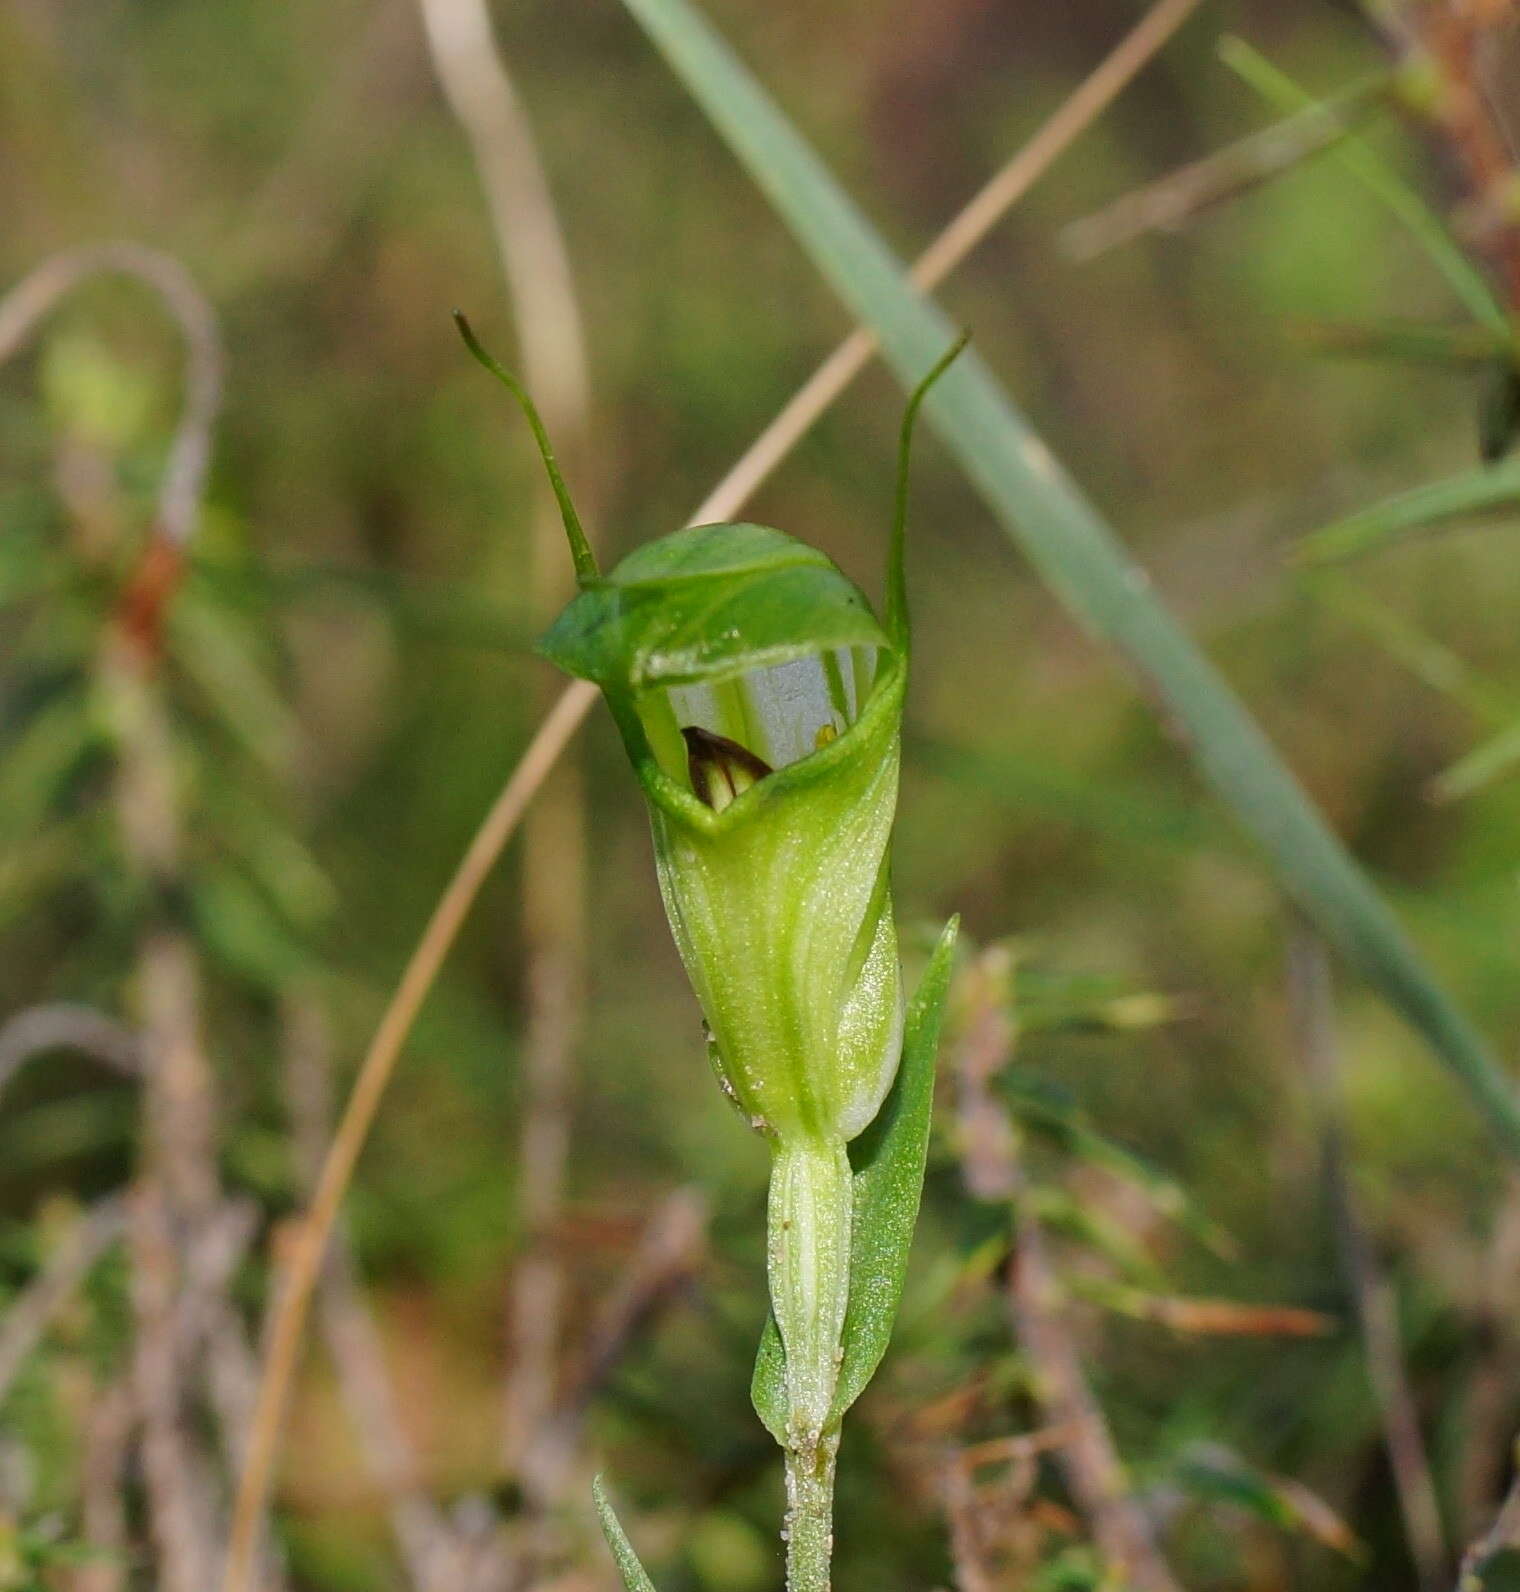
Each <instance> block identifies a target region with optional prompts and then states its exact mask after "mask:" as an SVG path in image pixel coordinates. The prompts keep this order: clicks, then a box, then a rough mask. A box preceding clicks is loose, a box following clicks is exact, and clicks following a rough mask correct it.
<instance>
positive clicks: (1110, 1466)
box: [953, 947, 1179, 1592]
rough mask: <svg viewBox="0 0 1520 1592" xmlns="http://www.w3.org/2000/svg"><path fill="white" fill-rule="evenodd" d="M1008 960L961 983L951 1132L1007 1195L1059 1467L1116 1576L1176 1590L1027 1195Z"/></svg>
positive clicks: (1029, 1333)
mask: <svg viewBox="0 0 1520 1592" xmlns="http://www.w3.org/2000/svg"><path fill="white" fill-rule="evenodd" d="M1011 976H1012V961H1011V958H1010V956H1009V954H1008V952H1007V951H1006V949H1004V948H1002V947H993V948H992V949H990V950H988V951H986V952H984V953H983V954H982V955H981V957H980V958H979V959H978V960H977V962H976V963H974V964H973V966H972V967H971V968H970V969H969V970H968V972H967V974H966V975H965V977H964V979H963V981H962V986H961V989H962V994H963V997H964V1000H965V1016H964V1026H963V1031H962V1036H961V1039H960V1041H959V1043H958V1044H957V1046H956V1047H955V1050H954V1053H953V1066H954V1074H955V1082H956V1095H955V1107H956V1135H957V1149H958V1152H959V1154H960V1156H961V1163H962V1168H963V1173H964V1176H965V1180H966V1187H967V1190H968V1191H969V1192H970V1193H971V1195H972V1196H973V1197H974V1198H976V1199H981V1200H988V1201H998V1202H1001V1201H1004V1200H1010V1201H1012V1203H1013V1209H1014V1238H1013V1254H1012V1259H1011V1263H1010V1266H1009V1272H1008V1284H1007V1295H1006V1298H1007V1306H1008V1312H1009V1316H1010V1318H1011V1320H1012V1323H1013V1327H1014V1331H1015V1332H1016V1333H1017V1335H1018V1339H1019V1343H1020V1344H1021V1346H1022V1347H1023V1350H1024V1355H1025V1358H1026V1359H1027V1360H1028V1362H1029V1367H1030V1372H1031V1377H1032V1381H1033V1384H1034V1393H1035V1397H1036V1399H1037V1400H1038V1401H1039V1404H1040V1407H1041V1411H1042V1414H1043V1417H1044V1419H1045V1421H1046V1422H1047V1423H1048V1424H1049V1425H1050V1426H1051V1427H1053V1428H1055V1429H1056V1430H1058V1431H1060V1432H1061V1434H1062V1442H1061V1446H1060V1459H1061V1466H1062V1469H1063V1470H1064V1472H1065V1475H1066V1480H1067V1484H1068V1485H1069V1486H1070V1488H1071V1492H1072V1496H1073V1498H1074V1499H1075V1500H1076V1502H1077V1504H1078V1506H1079V1507H1080V1508H1081V1510H1082V1512H1083V1514H1084V1515H1085V1516H1086V1517H1087V1520H1088V1523H1089V1525H1090V1526H1091V1529H1092V1533H1093V1538H1094V1541H1095V1542H1096V1543H1097V1546H1098V1549H1099V1551H1100V1552H1101V1553H1102V1555H1103V1557H1104V1558H1105V1559H1106V1560H1107V1561H1108V1563H1109V1566H1110V1568H1111V1571H1112V1573H1113V1574H1114V1575H1115V1576H1116V1577H1117V1578H1118V1580H1119V1581H1120V1582H1121V1583H1122V1584H1124V1585H1126V1586H1130V1587H1133V1588H1134V1589H1135V1592H1179V1589H1178V1586H1177V1582H1176V1581H1175V1580H1174V1579H1173V1576H1172V1573H1171V1570H1170V1569H1169V1568H1168V1567H1167V1563H1166V1560H1165V1559H1164V1558H1163V1557H1162V1554H1161V1550H1160V1548H1159V1547H1158V1546H1157V1544H1156V1540H1155V1535H1154V1533H1153V1531H1152V1530H1151V1524H1150V1521H1149V1520H1148V1519H1147V1518H1146V1515H1145V1512H1144V1511H1143V1510H1142V1509H1141V1508H1140V1506H1139V1505H1138V1504H1137V1503H1136V1501H1135V1499H1134V1496H1133V1494H1132V1493H1131V1491H1130V1488H1129V1483H1128V1479H1127V1477H1126V1475H1125V1472H1124V1465H1123V1462H1122V1461H1121V1460H1120V1458H1119V1453H1118V1449H1117V1447H1116V1446H1115V1444H1114V1440H1113V1434H1112V1433H1111V1432H1110V1430H1109V1426H1108V1422H1107V1420H1106V1419H1105V1417H1104V1414H1103V1410H1102V1407H1101V1406H1100V1405H1099V1403H1098V1401H1097V1399H1096V1398H1095V1397H1094V1395H1093V1392H1092V1389H1091V1387H1090V1386H1089V1385H1088V1381H1087V1377H1086V1374H1085V1372H1084V1371H1083V1369H1082V1361H1081V1357H1080V1355H1079V1354H1078V1352H1077V1347H1076V1342H1075V1339H1074V1337H1073V1335H1072V1331H1071V1327H1070V1323H1069V1322H1068V1321H1067V1320H1066V1318H1065V1313H1064V1311H1063V1309H1062V1290H1061V1286H1060V1283H1059V1281H1058V1279H1057V1276H1056V1271H1055V1267H1054V1266H1053V1264H1052V1263H1051V1259H1050V1255H1049V1252H1048V1249H1047V1247H1046V1243H1045V1235H1044V1232H1043V1229H1042V1227H1041V1225H1040V1222H1039V1219H1038V1218H1037V1217H1036V1215H1035V1213H1034V1206H1033V1202H1032V1201H1031V1200H1029V1199H1027V1198H1021V1197H1020V1196H1021V1195H1023V1194H1025V1193H1026V1192H1027V1188H1026V1181H1025V1175H1024V1171H1023V1168H1022V1166H1021V1164H1020V1160H1019V1142H1018V1135H1017V1132H1016V1130H1015V1128H1014V1125H1013V1123H1012V1121H1011V1119H1010V1117H1009V1114H1008V1112H1007V1110H1006V1108H1005V1107H1004V1106H1003V1105H1002V1103H1001V1102H1000V1101H999V1100H998V1099H997V1097H996V1096H995V1095H994V1094H993V1092H992V1083H993V1080H994V1079H995V1078H996V1077H997V1075H998V1073H999V1072H1001V1071H1002V1069H1003V1068H1004V1067H1006V1066H1007V1064H1008V1062H1009V1061H1010V1059H1011V1058H1012V1054H1013V1048H1014V1045H1015V1043H1016V1040H1017V1035H1016V1032H1015V1030H1014V1026H1013V1022H1012V1018H1011V1016H1010V1015H1009V1014H1010V1011H1011V1002H1010V999H1009V995H1010V988H1009V980H1010V978H1011Z"/></svg>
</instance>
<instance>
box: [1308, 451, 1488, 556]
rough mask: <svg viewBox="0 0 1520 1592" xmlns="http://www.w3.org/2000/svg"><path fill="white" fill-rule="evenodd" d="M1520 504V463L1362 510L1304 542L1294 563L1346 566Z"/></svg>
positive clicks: (1474, 472)
mask: <svg viewBox="0 0 1520 1592" xmlns="http://www.w3.org/2000/svg"><path fill="white" fill-rule="evenodd" d="M1516 504H1520V458H1515V459H1509V460H1506V461H1505V462H1504V463H1503V464H1491V465H1484V466H1482V467H1481V468H1479V469H1475V470H1464V471H1463V472H1462V473H1461V474H1460V475H1453V476H1448V477H1447V478H1446V479H1445V480H1444V481H1428V482H1426V483H1425V485H1423V486H1417V487H1411V488H1410V490H1409V491H1407V492H1400V493H1398V494H1397V495H1396V496H1394V497H1391V498H1385V499H1384V500H1383V501H1382V502H1381V503H1374V504H1373V505H1372V506H1371V508H1365V509H1359V510H1358V511H1357V512H1356V513H1355V514H1348V515H1347V516H1346V518H1345V519H1343V520H1337V521H1336V522H1335V523H1334V524H1333V525H1327V526H1325V527H1324V528H1323V529H1322V530H1318V531H1313V532H1311V533H1310V534H1309V535H1308V536H1306V537H1304V538H1303V539H1302V541H1300V542H1299V544H1298V546H1297V547H1296V548H1294V550H1293V559H1294V562H1295V563H1299V564H1343V563H1345V562H1346V561H1347V560H1348V559H1352V558H1361V557H1364V556H1365V555H1366V554H1368V553H1375V552H1379V551H1380V550H1381V549H1383V548H1385V547H1388V546H1390V545H1391V544H1392V543H1394V542H1396V541H1399V540H1400V539H1402V538H1403V537H1406V536H1410V535H1412V534H1414V533H1415V532H1416V531H1423V530H1425V529H1426V528H1427V527H1428V526H1431V525H1438V524H1440V523H1441V521H1443V520H1451V519H1457V518H1459V517H1460V516H1462V515H1465V514H1484V513H1487V512H1489V511H1490V510H1492V509H1503V508H1509V507H1511V506H1513V505H1516Z"/></svg>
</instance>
